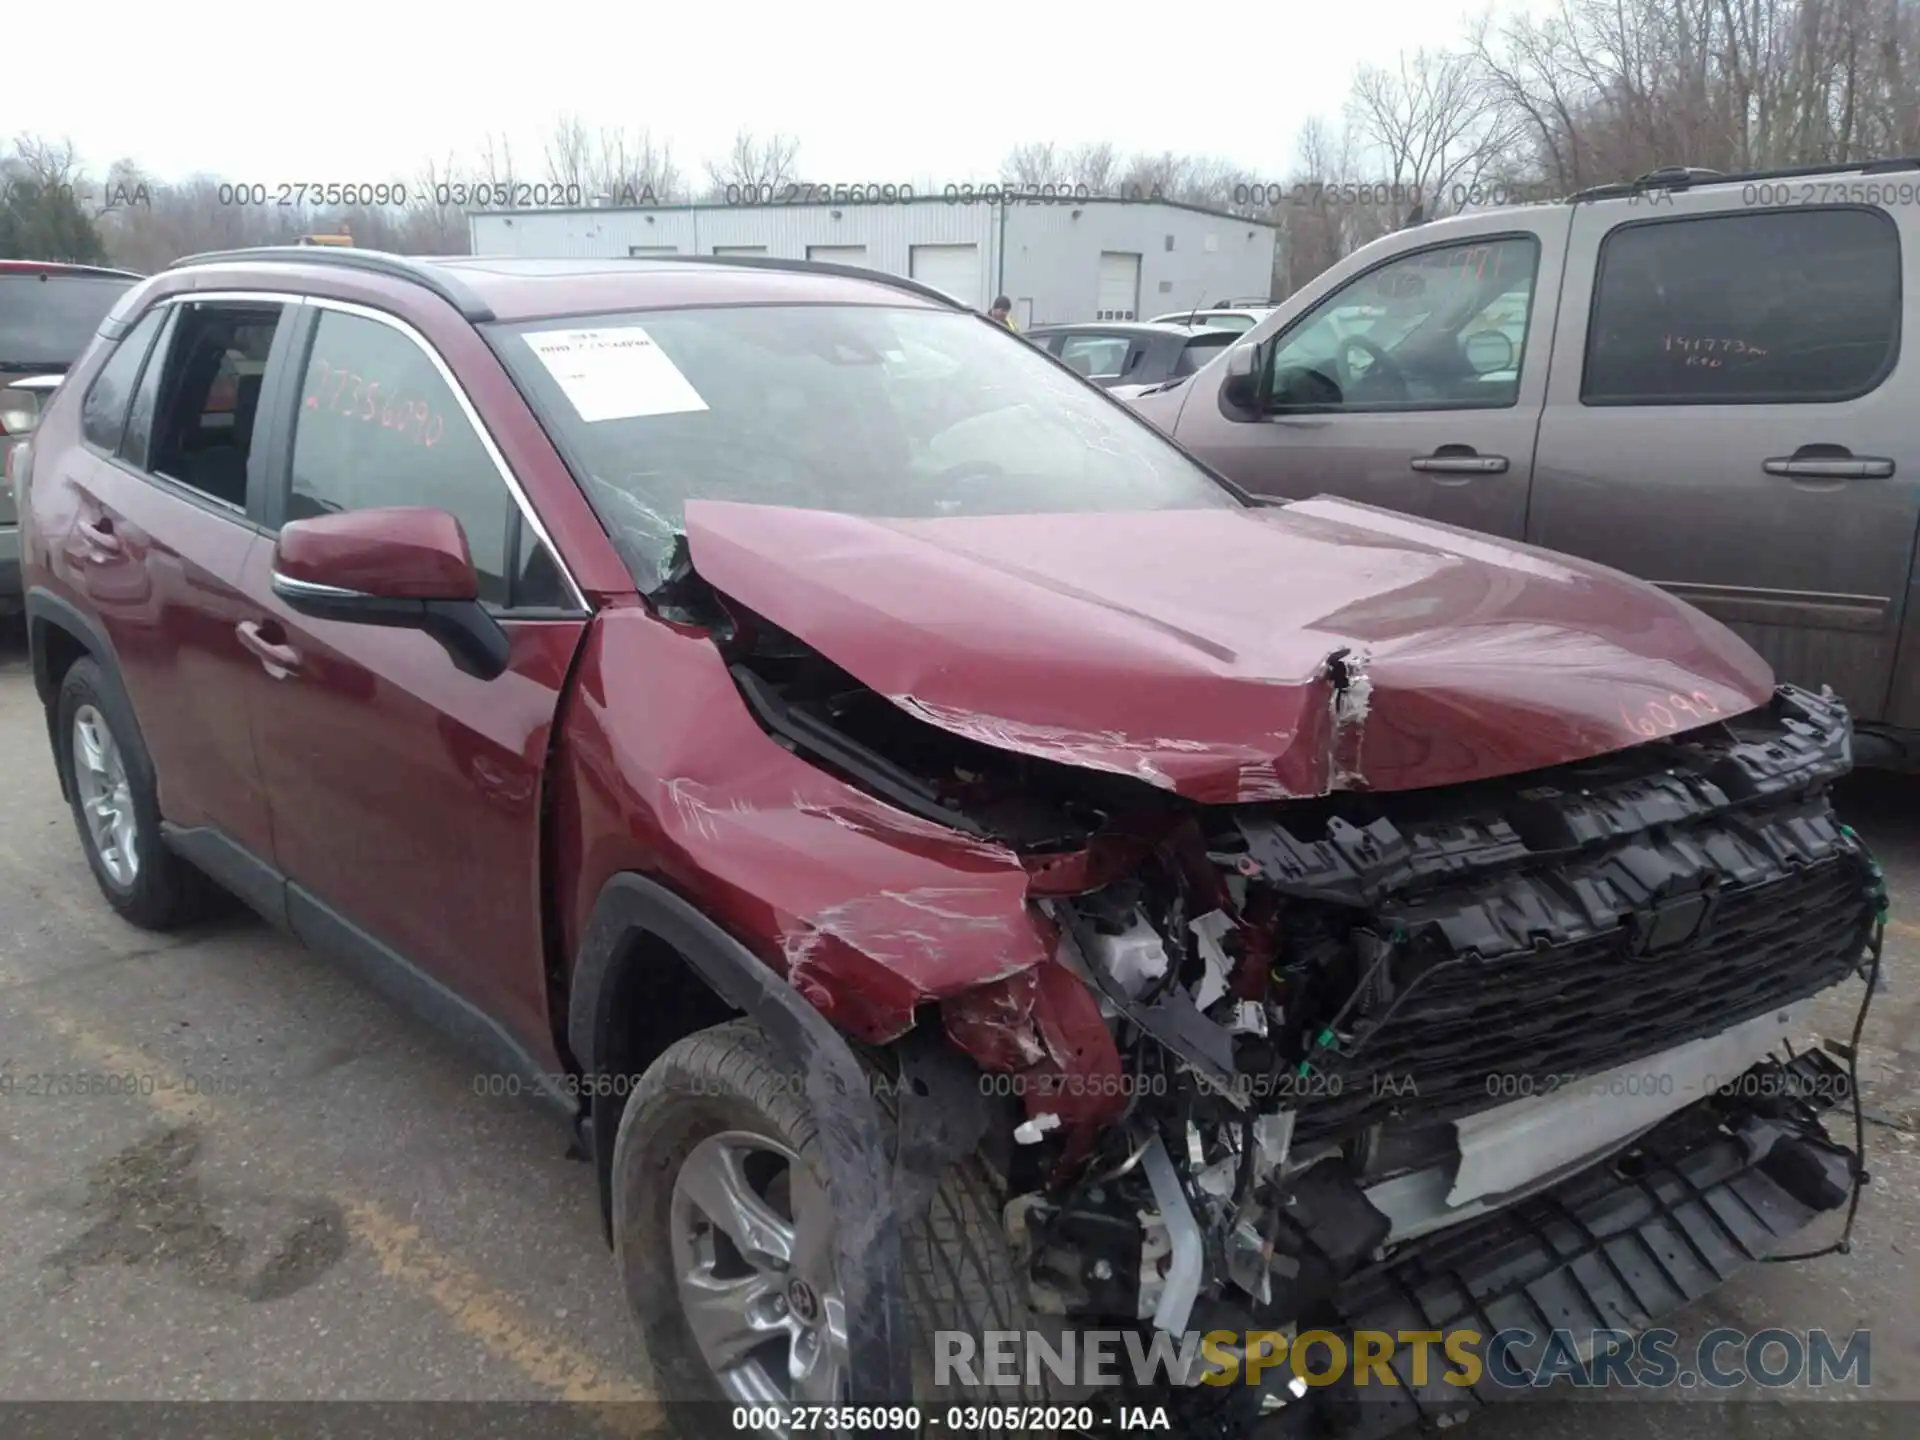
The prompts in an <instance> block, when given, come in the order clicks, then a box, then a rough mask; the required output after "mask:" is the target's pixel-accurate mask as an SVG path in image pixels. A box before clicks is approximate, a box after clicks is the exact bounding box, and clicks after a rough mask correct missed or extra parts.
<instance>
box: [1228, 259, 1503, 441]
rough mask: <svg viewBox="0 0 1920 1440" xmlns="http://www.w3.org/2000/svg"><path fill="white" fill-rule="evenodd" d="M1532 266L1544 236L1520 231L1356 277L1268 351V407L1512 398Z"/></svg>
mask: <svg viewBox="0 0 1920 1440" xmlns="http://www.w3.org/2000/svg"><path fill="white" fill-rule="evenodd" d="M1539 266H1540V243H1539V241H1538V240H1536V239H1534V238H1533V237H1532V236H1530V235H1522V236H1506V237H1502V238H1498V239H1486V240H1473V241H1469V242H1467V243H1465V244H1460V245H1444V246H1439V247H1437V248H1434V249H1430V250H1420V251H1416V252H1414V253H1413V254H1411V255H1403V256H1401V257H1400V258H1398V259H1395V260H1389V261H1388V262H1387V263H1386V264H1384V265H1380V266H1377V267H1375V268H1374V269H1372V270H1369V271H1367V272H1366V273H1365V274H1364V275H1358V276H1355V277H1354V278H1353V279H1352V280H1350V281H1348V282H1347V283H1346V284H1345V285H1343V286H1341V287H1340V288H1339V289H1338V290H1336V291H1334V292H1333V294H1331V295H1329V296H1327V297H1326V299H1324V300H1322V301H1321V302H1320V303H1319V304H1318V305H1316V306H1315V307H1314V308H1313V309H1312V310H1310V311H1308V312H1307V313H1306V314H1305V315H1304V316H1302V317H1301V318H1300V319H1299V320H1298V321H1297V322H1295V324H1294V325H1293V327H1292V328H1291V329H1290V330H1288V331H1287V332H1286V333H1285V334H1283V335H1282V336H1281V337H1280V338H1279V341H1278V343H1277V344H1275V346H1274V347H1273V352H1272V356H1271V358H1270V359H1269V361H1268V366H1267V374H1266V384H1265V393H1266V396H1267V406H1268V408H1269V409H1272V410H1279V411H1286V410H1314V411H1334V412H1339V411H1371V410H1442V409H1445V410H1454V409H1497V408H1501V407H1505V406H1509V405H1512V404H1514V403H1515V401H1516V400H1517V399H1518V398H1519V393H1520V364H1521V360H1522V357H1523V355H1524V353H1525V351H1526V343H1527V329H1528V324H1529V320H1530V317H1531V314H1532V310H1533V303H1532V302H1533V286H1534V280H1535V277H1536V276H1537V275H1538V273H1539Z"/></svg>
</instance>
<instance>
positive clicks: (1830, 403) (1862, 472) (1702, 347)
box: [1130, 160, 1920, 763]
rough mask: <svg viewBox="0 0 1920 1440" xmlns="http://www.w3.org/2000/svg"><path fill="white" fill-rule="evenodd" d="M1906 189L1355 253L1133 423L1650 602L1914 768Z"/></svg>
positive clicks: (1919, 389)
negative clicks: (1562, 565)
mask: <svg viewBox="0 0 1920 1440" xmlns="http://www.w3.org/2000/svg"><path fill="white" fill-rule="evenodd" d="M1917 324H1920V161H1915V160H1899V161H1886V162H1879V163H1876V164H1871V165H1864V166H1860V167H1854V168H1850V169H1825V170H1819V171H1792V172H1770V173H1766V174H1757V175H1727V176H1723V175H1719V174H1716V173H1714V172H1707V171H1698V170H1692V171H1660V172H1655V173H1654V174H1653V175H1649V176H1646V177H1643V178H1642V179H1641V180H1639V181H1635V182H1632V183H1631V184H1622V185H1615V186H1606V187H1601V188H1599V189H1596V190H1591V191H1586V192H1583V193H1582V194H1580V195H1577V196H1575V197H1573V198H1572V199H1570V200H1568V201H1565V202H1561V203H1557V204H1551V205H1538V206H1524V207H1518V208H1511V209H1501V210H1487V211H1477V212H1471V213H1468V214H1463V215H1459V216H1454V217H1450V218H1448V219H1445V220H1439V221H1434V222H1431V223H1429V224H1426V225H1422V226H1418V227H1416V228H1412V229H1408V230H1402V231H1400V232H1398V233H1396V234H1393V235H1388V236H1385V237H1383V238H1381V239H1379V240H1376V241H1375V242H1373V243H1372V244H1370V245H1368V246H1366V247H1365V248H1364V249H1362V250H1359V251H1356V252H1355V253H1354V254H1352V255H1350V256H1348V257H1347V258H1346V259H1345V260H1344V261H1342V262H1341V263H1340V264H1338V265H1336V266H1334V267H1333V268H1332V269H1331V270H1328V271H1327V272H1326V273H1324V274H1322V275H1321V276H1319V277H1318V278H1316V279H1315V280H1314V281H1313V282H1312V283H1311V284H1310V285H1308V286H1307V287H1305V288H1304V289H1303V290H1301V291H1300V292H1299V293H1298V294H1296V295H1294V296H1293V297H1291V298H1290V299H1288V300H1287V301H1286V302H1285V303H1284V304H1282V305H1281V306H1280V307H1279V308H1278V309H1277V310H1276V311H1275V312H1274V313H1273V314H1272V315H1269V316H1268V317H1267V318H1266V319H1265V320H1264V321H1262V322H1261V323H1260V324H1259V325H1257V326H1255V327H1254V328H1253V329H1252V330H1250V331H1248V332H1247V334H1246V335H1245V336H1244V337H1243V338H1241V339H1240V340H1239V341H1238V342H1237V343H1236V344H1235V345H1234V347H1233V348H1232V350H1231V351H1229V352H1228V353H1227V354H1226V355H1225V356H1224V357H1222V358H1221V359H1219V360H1216V361H1215V362H1213V363H1212V364H1211V365H1209V366H1208V367H1207V368H1206V369H1204V370H1202V371H1201V372H1200V373H1199V374H1198V375H1196V376H1194V377H1193V378H1192V379H1190V380H1186V381H1184V382H1173V383H1170V384H1168V385H1166V386H1163V387H1160V388H1159V389H1157V390H1154V391H1150V392H1148V393H1146V394H1143V395H1139V396H1136V397H1131V400H1130V403H1132V404H1133V405H1135V407H1136V408H1137V409H1138V410H1139V411H1140V412H1141V413H1142V414H1143V415H1144V416H1146V417H1147V418H1149V419H1151V420H1152V421H1153V422H1154V423H1155V424H1156V425H1158V426H1159V427H1160V428H1161V429H1163V430H1165V431H1167V432H1168V433H1170V434H1171V435H1173V437H1174V438H1175V439H1176V440H1178V441H1179V442H1180V444H1181V445H1183V446H1184V447H1185V448H1186V449H1188V450H1189V451H1191V452H1193V453H1194V454H1196V455H1198V456H1199V457H1200V458H1201V459H1203V460H1205V461H1207V462H1208V463H1209V464H1211V465H1212V466H1214V468H1216V469H1218V470H1220V471H1222V472H1223V473H1225V474H1226V475H1227V476H1229V477H1230V478H1232V479H1233V480H1235V481H1237V482H1238V483H1239V484H1241V485H1242V486H1244V487H1245V488H1247V489H1249V490H1251V491H1253V492H1255V493H1257V494H1265V495H1273V496H1281V497H1288V498H1298V497H1304V496H1309V495H1317V494H1332V495H1339V496H1343V497H1346V498H1348V499H1352V500H1358V501H1363V502H1366V503H1369V504H1373V505H1379V506H1382V507H1385V508H1388V509H1392V510H1399V511H1404V512H1407V513H1410V514H1414V515H1418V516H1421V517H1423V518H1425V519H1428V520H1434V521H1440V522H1443V523H1449V524H1453V525H1457V526H1462V527H1465V528H1467V529H1471V530H1478V531H1484V532H1486V533H1488V534H1492V535H1498V536H1502V537H1504V538H1507V539H1512V540H1524V541H1528V542H1531V543H1533V544H1536V545H1540V546H1543V547H1545V548H1547V549H1551V550H1558V551H1563V552H1565V553H1567V554H1571V555H1578V556H1582V557H1584V558H1587V559H1590V560H1596V561H1599V562H1601V563H1603V564H1606V565H1611V566H1615V567H1617V568H1619V569H1621V570H1625V571H1628V572H1631V573H1633V574H1635V575H1639V576H1642V577H1644V578H1646V579H1649V580H1652V581H1655V582H1657V583H1658V584H1659V585H1661V586H1662V587H1663V588H1664V589H1666V590H1669V591H1671V592H1673V593H1674V594H1676V595H1679V596H1681V597H1682V598H1684V599H1686V600H1687V601H1689V602H1691V603H1692V604H1694V605H1696V606H1698V607H1699V608H1700V609H1702V610H1705V611H1706V612H1707V613H1708V614H1710V615H1713V616H1716V617H1717V618H1719V619H1720V620H1722V621H1724V622H1725V623H1726V624H1728V625H1729V626H1731V627H1732V628H1733V629H1734V630H1735V631H1737V632H1738V633H1739V634H1740V635H1741V636H1742V637H1743V638H1744V639H1746V640H1747V641H1749V642H1750V643H1751V644H1752V645H1753V646H1754V647H1755V648H1757V649H1758V650H1759V651H1760V653H1761V654H1762V655H1764V656H1765V657H1766V659H1767V660H1768V662H1769V663H1770V664H1771V665H1772V666H1773V667H1774V670H1775V672H1776V674H1777V675H1778V676H1779V678H1780V679H1782V680H1787V681H1792V682H1794V683H1797V684H1802V685H1811V686H1815V687H1818V686H1819V685H1820V684H1823V683H1825V684H1830V685H1832V686H1833V688H1834V689H1835V690H1836V691H1838V692H1839V693H1840V694H1841V695H1842V696H1843V697H1844V698H1845V700H1846V701H1847V703H1848V705H1849V706H1850V707H1851V709H1852V710H1853V712H1854V714H1855V716H1856V717H1857V718H1858V719H1859V720H1860V721H1862V722H1863V724H1862V727H1861V730H1862V733H1861V734H1860V736H1859V751H1860V758H1861V759H1862V760H1863V761H1867V762H1871V763H1899V762H1900V761H1902V760H1903V759H1904V760H1909V761H1920V591H1916V593H1915V597H1914V600H1913V601H1912V602H1910V601H1909V590H1910V586H1916V585H1920V577H1916V576H1915V573H1914V550H1915V535H1916V530H1920V360H1917V359H1914V358H1907V359H1906V360H1905V362H1904V363H1902V356H1901V353H1900V351H1901V343H1900V342H1901V335H1902V332H1903V331H1904V330H1905V329H1907V328H1909V327H1916V325H1917Z"/></svg>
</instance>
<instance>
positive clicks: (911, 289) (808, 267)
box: [627, 255, 973, 310]
mask: <svg viewBox="0 0 1920 1440" xmlns="http://www.w3.org/2000/svg"><path fill="white" fill-rule="evenodd" d="M627 258H628V259H630V260H637V261H640V262H641V263H643V264H647V263H651V264H658V265H684V264H686V263H687V262H688V261H692V262H694V263H695V264H699V265H731V266H733V267H734V268H735V269H739V270H791V271H795V272H797V273H799V274H802V275H839V276H842V277H843V278H845V279H848V280H872V281H875V282H876V283H878V284H881V285H890V286H892V287H893V288H894V289H895V290H905V291H907V292H908V293H910V294H914V295H918V296H920V297H921V298H922V299H925V300H937V301H939V302H940V304H941V305H943V306H945V307H946V308H947V309H949V310H971V309H972V308H973V307H972V306H970V305H964V304H962V303H961V302H960V301H958V300H956V299H954V298H953V297H952V296H951V295H949V294H947V292H946V291H944V290H936V289H934V288H933V286H931V285H923V284H921V283H920V282H919V281H918V280H912V279H908V278H907V277H906V276H904V275H893V274H889V273H888V272H887V271H885V270H869V269H867V268H866V267H865V266H862V265H841V264H837V263H835V262H834V261H831V260H789V259H786V258H784V257H782V256H778V255H631V256H628V257H627Z"/></svg>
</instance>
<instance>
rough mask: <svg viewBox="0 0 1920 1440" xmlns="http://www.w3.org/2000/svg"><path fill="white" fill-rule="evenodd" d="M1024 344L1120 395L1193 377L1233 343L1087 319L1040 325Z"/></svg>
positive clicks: (1177, 329)
mask: <svg viewBox="0 0 1920 1440" xmlns="http://www.w3.org/2000/svg"><path fill="white" fill-rule="evenodd" d="M1027 339H1029V340H1031V341H1032V342H1033V343H1034V344H1035V345H1038V346H1039V347H1040V348H1041V349H1042V350H1045V351H1046V352H1047V353H1048V354H1049V355H1054V356H1058V357H1059V359H1060V360H1061V361H1062V362H1064V363H1065V364H1066V365H1067V367H1068V368H1069V369H1072V370H1075V371H1077V372H1079V373H1080V374H1082V375H1084V376H1086V377H1087V378H1088V379H1089V380H1091V381H1093V383H1094V384H1096V385H1098V386H1100V387H1101V388H1102V389H1103V390H1111V391H1113V392H1114V393H1115V394H1116V395H1123V396H1125V395H1133V394H1137V393H1138V392H1140V391H1142V390H1148V389H1151V388H1152V387H1154V386H1156V385H1162V384H1165V383H1166V382H1167V381H1169V380H1175V379H1179V378H1181V377H1183V376H1187V375H1191V374H1193V373H1194V372H1195V371H1197V370H1198V369H1199V368H1200V367H1201V366H1203V365H1205V364H1206V363H1207V362H1208V361H1209V360H1211V359H1213V358H1214V357H1215V356H1216V355H1218V354H1220V353H1221V352H1222V351H1223V350H1225V349H1226V347H1227V346H1228V345H1230V344H1232V343H1233V332H1232V331H1231V330H1223V329H1214V328H1211V327H1208V326H1205V325H1170V324H1163V323H1159V322H1156V321H1151V320H1125V321H1112V320H1089V321H1086V322H1084V323H1082V324H1078V325H1039V326H1036V327H1035V328H1033V329H1032V330H1029V331H1028V332H1027Z"/></svg>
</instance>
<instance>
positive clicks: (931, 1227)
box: [613, 1020, 1048, 1433]
mask: <svg viewBox="0 0 1920 1440" xmlns="http://www.w3.org/2000/svg"><path fill="white" fill-rule="evenodd" d="M792 1077H793V1065H792V1063H791V1061H789V1060H787V1059H786V1058H785V1057H784V1056H783V1055H782V1054H781V1053H780V1052H779V1051H778V1050H777V1049H776V1048H775V1047H774V1045H773V1043H772V1042H771V1041H770V1040H769V1039H768V1038H767V1036H766V1035H765V1033H764V1032H763V1031H761V1030H760V1028H759V1027H758V1026H757V1025H755V1024H753V1023H752V1022H751V1021H745V1020H736V1021H729V1022H728V1023H726V1024H724V1025H716V1026H714V1027H713V1028H712V1029H710V1030H703V1031H701V1032H699V1033H698V1034H695V1035H691V1036H688V1037H687V1038H686V1039H684V1040H681V1041H680V1042H679V1043H678V1044H676V1045H674V1046H672V1047H671V1048H669V1049H668V1050H667V1051H666V1052H665V1053H664V1054H662V1055H661V1056H660V1058H659V1059H658V1060H656V1061H655V1062H654V1063H653V1065H652V1066H651V1067H650V1068H649V1069H648V1070H647V1073H646V1074H645V1075H644V1076H643V1077H642V1078H641V1080H640V1082H639V1084H638V1086H637V1087H636V1089H635V1091H634V1093H633V1095H632V1097H631V1098H630V1099H629V1101H628V1103H627V1108H626V1113H625V1114H624V1115H623V1116H622V1117H621V1121H620V1131H619V1135H618V1138H617V1139H616V1140H615V1142H614V1152H613V1208H614V1218H613V1224H614V1247H615V1254H616V1260H617V1263H618V1265H619V1267H620V1272H621V1276H622V1279H623V1281H624V1282H625V1285H626V1292H627V1303H628V1305H629V1306H630V1307H631V1309H632V1311H633V1314H634V1317H635V1319H636V1321H637V1322H638V1324H639V1326H640V1329H641V1331H642V1334H643V1335H644V1337H645V1341H646V1349H647V1357H648V1360H649V1361H650V1362H651V1365H652V1367H653V1371H654V1386H655V1390H656V1392H657V1393H658V1394H659V1395H660V1397H661V1398H662V1399H663V1400H667V1401H688V1400H697V1401H707V1402H709V1403H715V1404H717V1403H722V1402H731V1403H733V1404H736V1405H740V1404H745V1405H752V1404H756V1403H758V1404H763V1405H764V1404H775V1405H777V1404H783V1403H799V1404H807V1403H822V1404H833V1403H837V1402H839V1401H840V1400H841V1399H842V1398H843V1397H844V1395H845V1393H846V1392H845V1376H844V1366H845V1353H844V1344H845V1325H844V1317H843V1316H842V1315H841V1314H840V1313H839V1311H838V1305H839V1299H838V1290H837V1286H836V1285H835V1282H834V1279H833V1274H832V1259H833V1227H832V1221H831V1207H830V1202H829V1198H828V1195H827V1188H826V1187H827V1184H828V1181H827V1175H826V1166H825V1161H824V1159H823V1157H822V1150H821V1146H820V1143H819V1139H818V1132H817V1127H816V1125H815V1121H814V1116H813V1113H812V1110H811V1109H810V1107H809V1106H808V1105H807V1103H806V1100H805V1097H804V1095H802V1094H801V1093H799V1092H800V1089H801V1087H800V1086H798V1085H796V1084H794V1083H793V1080H792ZM716 1212H719V1213H716ZM703 1222H704V1223H703ZM903 1241H904V1249H905V1261H906V1267H905V1268H906V1284H907V1296H906V1298H907V1311H908V1320H909V1324H910V1325H911V1326H912V1329H913V1334H914V1358H915V1365H914V1379H915V1385H914V1388H915V1394H914V1395H912V1396H911V1397H908V1396H900V1397H893V1396H889V1397H887V1403H888V1404H890V1405H892V1404H902V1405H905V1404H909V1403H911V1404H917V1405H919V1406H920V1407H921V1409H922V1411H923V1416H924V1415H925V1414H926V1413H927V1412H930V1411H931V1410H932V1409H933V1408H934V1407H936V1406H938V1407H945V1406H946V1405H948V1404H951V1403H965V1404H970V1405H1000V1406H1017V1405H1021V1404H1034V1403H1044V1402H1045V1401H1046V1400H1047V1398H1048V1395H1047V1391H1046V1389H1045V1388H1044V1387H1039V1386H1018V1387H1015V1386H998V1387H985V1386H982V1387H969V1386H965V1385H961V1384H958V1383H955V1384H949V1385H944V1386H937V1385H935V1383H934V1381H935V1371H934V1368H933V1355H934V1351H933V1336H934V1332H935V1331H937V1330H949V1331H963V1332H965V1333H966V1334H967V1335H969V1336H972V1337H974V1338H975V1340H976V1341H978V1340H979V1339H980V1338H981V1337H982V1334H983V1332H985V1331H989V1330H1001V1331H1018V1332H1023V1333H1024V1332H1025V1331H1028V1330H1030V1329H1032V1328H1033V1327H1034V1323H1035V1322H1034V1319H1033V1317H1032V1315H1031V1314H1030V1312H1029V1310H1028V1307H1027V1305H1026V1303H1025V1294H1026V1289H1025V1285H1024V1283H1023V1281H1022V1280H1021V1278H1020V1276H1019V1275H1018V1273H1017V1271H1016V1269H1015V1267H1014V1264H1013V1261H1012V1257H1011V1254H1010V1252H1009V1250H1008V1246H1007V1242H1006V1238H1005V1235H1004V1232H1003V1231H1002V1228H1001V1224H1000V1218H999V1206H998V1203H997V1200H996V1191H995V1187H994V1186H993V1184H992V1182H991V1180H990V1178H989V1176H988V1175H987V1173H986V1171H985V1169H984V1167H982V1166H981V1165H980V1163H979V1162H978V1160H976V1159H974V1158H972V1157H969V1158H967V1159H964V1160H962V1161H960V1162H959V1163H957V1164H955V1165H954V1166H953V1167H952V1168H951V1169H950V1170H949V1171H948V1172H947V1174H946V1175H945V1176H944V1177H943V1178H942V1180H941V1183H940V1186H939V1188H938V1190H937V1191H936V1192H935V1194H934V1197H933V1201H932V1203H931V1205H930V1206H929V1207H928V1211H927V1213H926V1214H925V1215H922V1216H919V1217H917V1218H916V1219H915V1220H914V1221H913V1223H912V1224H911V1226H910V1227H909V1229H908V1231H907V1233H906V1234H905V1236H903ZM723 1300H724V1301H725V1302H727V1308H726V1309H725V1310H722V1309H721V1308H720V1302H722V1301H723ZM734 1302H737V1303H734ZM808 1312H811V1313H808ZM816 1316H817V1317H818V1318H817V1319H816V1318H815V1317H816ZM815 1335H817V1336H818V1337H819V1340H820V1344H819V1346H818V1347H817V1348H816V1346H815V1344H814V1343H813V1341H812V1339H810V1338H809V1337H810V1336H815ZM822 1361H825V1362H827V1363H826V1364H825V1365H824V1366H823V1365H822V1363H821V1362H822ZM721 1362H732V1363H730V1364H729V1363H721ZM836 1365H837V1366H838V1370H837V1371H836V1369H835V1366H836ZM836 1387H837V1389H836ZM941 1418H942V1419H944V1418H945V1414H944V1408H942V1410H941ZM689 1425H690V1426H691V1428H692V1429H693V1430H694V1431H696V1432H697V1431H698V1428H699V1427H698V1421H690V1422H689ZM934 1428H937V1429H939V1430H940V1431H941V1432H942V1433H950V1432H948V1431H947V1428H946V1427H945V1426H944V1425H940V1424H938V1422H936V1424H935V1427H934Z"/></svg>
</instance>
